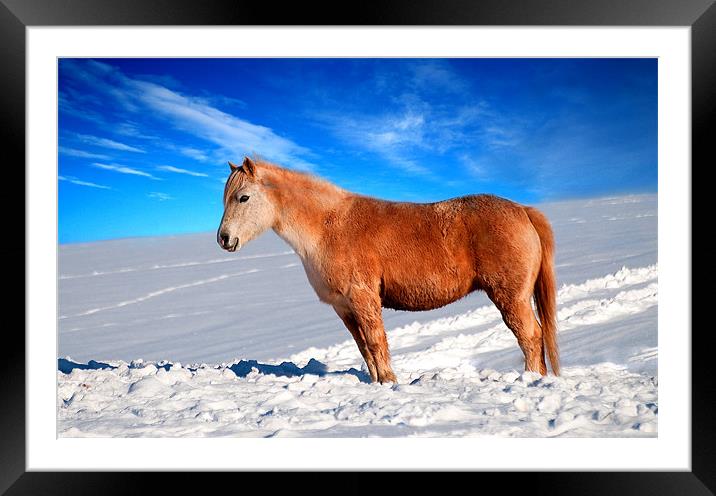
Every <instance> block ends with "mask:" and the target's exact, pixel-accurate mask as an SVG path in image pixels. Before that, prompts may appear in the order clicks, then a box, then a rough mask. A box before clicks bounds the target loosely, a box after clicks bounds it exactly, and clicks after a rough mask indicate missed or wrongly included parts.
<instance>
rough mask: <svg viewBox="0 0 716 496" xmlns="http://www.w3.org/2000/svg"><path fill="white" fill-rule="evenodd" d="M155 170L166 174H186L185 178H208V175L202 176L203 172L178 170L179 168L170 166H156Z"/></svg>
mask: <svg viewBox="0 0 716 496" xmlns="http://www.w3.org/2000/svg"><path fill="white" fill-rule="evenodd" d="M157 170H162V171H166V172H174V173H176V174H186V175H187V176H196V177H208V176H209V175H208V174H204V173H203V172H194V171H190V170H187V169H180V168H179V167H173V166H171V165H158V166H157Z"/></svg>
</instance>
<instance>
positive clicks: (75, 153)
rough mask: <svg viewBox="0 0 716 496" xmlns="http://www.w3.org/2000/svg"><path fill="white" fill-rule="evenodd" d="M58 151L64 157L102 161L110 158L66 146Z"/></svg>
mask: <svg viewBox="0 0 716 496" xmlns="http://www.w3.org/2000/svg"><path fill="white" fill-rule="evenodd" d="M58 150H59V152H60V153H61V154H62V155H69V156H70V157H79V158H98V159H102V160H106V159H108V158H109V156H107V155H103V154H101V153H91V152H87V151H84V150H78V149H76V148H67V147H65V146H61V147H59V149H58Z"/></svg>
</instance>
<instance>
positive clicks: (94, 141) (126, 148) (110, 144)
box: [76, 134, 146, 153]
mask: <svg viewBox="0 0 716 496" xmlns="http://www.w3.org/2000/svg"><path fill="white" fill-rule="evenodd" d="M76 136H77V139H79V140H80V141H82V142H83V143H87V144H89V145H95V146H101V147H104V148H112V149H113V150H120V151H123V152H136V153H146V152H145V151H144V150H142V149H141V148H137V147H135V146H130V145H125V144H124V143H120V142H118V141H113V140H111V139H107V138H98V137H97V136H90V135H88V134H78V135H76Z"/></svg>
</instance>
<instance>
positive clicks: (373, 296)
mask: <svg viewBox="0 0 716 496" xmlns="http://www.w3.org/2000/svg"><path fill="white" fill-rule="evenodd" d="M349 301H350V306H351V311H352V312H353V316H354V318H355V322H356V324H357V325H358V329H359V330H360V332H361V335H362V336H363V338H364V339H365V344H366V349H367V352H368V353H369V354H370V355H371V357H372V359H373V363H375V368H376V376H377V377H375V378H373V381H375V380H378V381H379V382H380V383H385V382H398V379H397V378H396V377H395V374H394V373H393V369H392V368H391V366H390V351H389V349H388V338H387V336H386V335H385V329H384V328H383V315H382V311H381V306H380V297H379V296H378V294H377V292H375V293H374V292H372V291H369V290H365V289H362V288H361V289H354V290H352V291H351V294H350V298H349ZM371 376H372V374H371Z"/></svg>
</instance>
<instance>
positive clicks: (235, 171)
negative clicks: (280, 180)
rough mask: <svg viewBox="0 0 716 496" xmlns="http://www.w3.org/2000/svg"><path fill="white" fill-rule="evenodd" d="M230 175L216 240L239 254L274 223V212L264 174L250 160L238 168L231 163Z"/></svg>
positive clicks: (245, 160)
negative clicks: (239, 251)
mask: <svg viewBox="0 0 716 496" xmlns="http://www.w3.org/2000/svg"><path fill="white" fill-rule="evenodd" d="M229 165H230V166H231V174H230V175H229V178H228V179H227V181H226V186H225V187H224V216H223V217H222V218H221V224H220V225H219V230H218V231H217V233H216V241H217V242H218V243H219V246H221V247H222V248H223V249H224V250H227V251H236V250H238V249H239V248H241V247H242V246H243V245H245V244H246V243H248V242H249V241H251V240H252V239H254V238H255V237H257V236H258V235H259V234H261V233H263V232H264V231H265V230H266V229H268V228H269V227H271V226H272V225H273V224H274V219H275V215H276V212H275V209H274V206H273V203H272V202H271V201H270V199H269V197H268V195H267V193H266V188H265V187H264V185H263V184H262V181H261V177H260V176H261V171H260V169H259V168H258V167H257V166H256V164H255V163H254V162H253V161H252V160H251V159H250V158H248V157H246V158H244V162H243V164H241V166H238V165H236V164H232V163H231V162H229Z"/></svg>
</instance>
